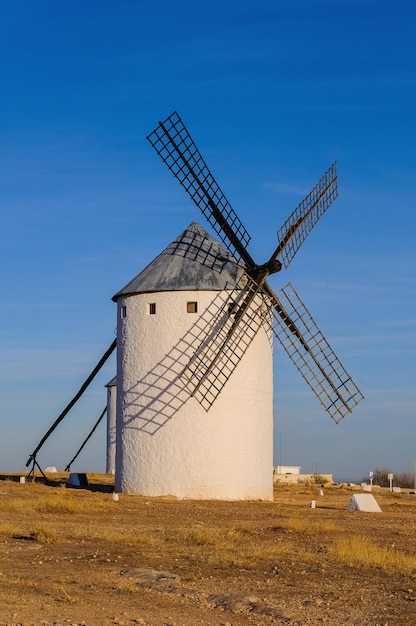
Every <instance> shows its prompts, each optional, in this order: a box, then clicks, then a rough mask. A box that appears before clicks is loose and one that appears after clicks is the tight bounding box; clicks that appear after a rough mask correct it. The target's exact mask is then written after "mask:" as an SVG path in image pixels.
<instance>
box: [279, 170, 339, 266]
mask: <svg viewBox="0 0 416 626" xmlns="http://www.w3.org/2000/svg"><path fill="white" fill-rule="evenodd" d="M337 197H338V176H337V164H336V163H333V164H332V165H331V167H330V168H329V169H328V170H327V171H326V172H325V174H324V175H323V176H322V178H321V179H320V180H319V181H318V182H317V184H316V185H315V187H314V188H313V189H312V190H311V191H310V192H309V193H308V195H307V196H306V198H304V200H302V202H301V203H300V204H298V206H297V207H296V209H295V210H294V211H293V213H292V214H291V215H290V216H289V217H288V219H287V220H286V221H285V223H284V224H283V226H282V227H281V228H280V229H279V230H278V233H277V237H278V241H279V245H278V247H277V249H276V251H275V253H274V255H272V258H273V257H276V258H279V259H281V261H282V263H283V265H284V266H285V267H286V268H287V267H289V264H290V263H291V261H292V259H293V257H294V256H295V254H296V252H297V251H298V250H299V248H300V246H301V245H302V244H303V242H304V241H305V239H306V237H307V236H308V235H309V233H310V232H311V230H312V228H313V227H314V226H315V224H316V223H317V221H318V220H319V218H320V217H321V216H322V215H323V214H324V213H325V211H327V209H329V207H330V206H331V204H332V203H333V202H334V200H336V199H337Z"/></svg>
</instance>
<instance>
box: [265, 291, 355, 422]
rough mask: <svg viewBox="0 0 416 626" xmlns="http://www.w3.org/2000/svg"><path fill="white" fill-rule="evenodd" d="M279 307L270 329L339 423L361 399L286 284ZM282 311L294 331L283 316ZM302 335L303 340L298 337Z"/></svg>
mask: <svg viewBox="0 0 416 626" xmlns="http://www.w3.org/2000/svg"><path fill="white" fill-rule="evenodd" d="M277 297H278V300H279V303H280V305H281V308H280V310H279V312H276V310H275V311H274V318H275V324H274V325H273V332H274V334H275V335H276V337H277V338H278V340H279V341H280V343H281V345H282V346H283V348H284V350H285V351H286V353H287V354H288V355H289V357H290V359H291V361H292V362H293V363H294V365H295V366H296V367H297V369H298V370H299V372H300V373H301V375H302V376H303V378H304V380H305V381H306V382H307V384H308V385H309V387H310V388H311V389H312V391H313V392H314V394H315V395H316V397H317V398H318V400H319V401H320V402H321V404H322V405H323V406H324V408H325V410H326V411H327V412H328V413H329V415H330V416H331V417H332V419H333V420H334V421H335V422H336V423H337V424H338V422H340V421H341V419H342V418H343V417H345V415H347V414H348V413H350V412H351V411H352V409H353V408H354V407H355V406H356V405H357V404H358V402H360V400H362V399H363V395H362V393H361V391H360V390H359V389H358V387H357V386H356V385H355V383H354V382H353V380H352V379H351V377H350V376H349V374H348V372H347V371H346V370H345V369H344V367H343V366H342V364H341V363H340V361H339V360H338V358H337V356H336V354H335V353H334V351H333V350H332V348H331V347H330V345H329V344H328V342H327V340H326V339H325V337H324V336H323V335H322V333H321V331H320V330H319V328H318V327H317V325H316V323H315V321H314V320H313V318H312V316H311V314H310V313H309V311H308V309H307V308H306V306H305V305H304V303H303V302H302V300H301V299H300V297H299V295H298V294H297V293H296V291H295V289H294V288H293V286H292V285H291V284H290V283H289V284H288V285H286V287H284V288H283V289H281V290H280V291H279V292H278V294H277ZM282 311H285V312H286V313H287V315H288V317H289V319H290V323H291V324H295V325H296V328H297V332H296V333H294V332H291V329H290V325H289V324H288V323H285V320H284V319H282ZM299 335H300V336H301V337H302V341H300V339H299Z"/></svg>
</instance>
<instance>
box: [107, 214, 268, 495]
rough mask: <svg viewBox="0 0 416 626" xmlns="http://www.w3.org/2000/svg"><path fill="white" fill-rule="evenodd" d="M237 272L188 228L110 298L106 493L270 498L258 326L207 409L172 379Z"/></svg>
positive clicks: (263, 336)
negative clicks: (111, 426) (113, 339)
mask: <svg viewBox="0 0 416 626" xmlns="http://www.w3.org/2000/svg"><path fill="white" fill-rule="evenodd" d="M241 274H242V270H241V267H239V266H238V264H237V262H236V261H235V259H234V258H233V257H232V256H231V255H230V254H229V253H228V252H227V251H226V250H225V249H224V248H223V247H222V246H220V245H219V244H218V243H217V242H216V241H215V240H214V239H213V238H212V237H211V236H210V235H208V233H207V232H206V231H205V230H204V229H203V228H202V227H201V226H199V225H198V224H197V223H195V222H194V223H193V224H191V225H190V226H189V227H188V229H187V230H185V231H184V233H182V235H180V236H179V237H178V238H177V239H176V240H175V241H174V242H173V243H172V244H170V246H168V248H166V250H165V251H164V252H162V253H161V254H160V255H159V256H158V257H157V258H156V259H155V260H154V261H153V262H152V263H150V265H149V266H147V267H146V268H145V269H144V270H143V271H142V272H141V273H140V274H139V275H138V276H136V278H135V279H133V280H132V281H131V282H130V283H129V284H128V285H127V286H126V287H124V288H123V289H122V290H121V291H120V292H118V293H117V294H116V295H115V296H114V298H113V299H114V300H116V301H117V305H118V306H117V309H118V323H117V451H116V486H115V488H116V491H119V492H122V493H131V494H142V495H147V496H160V495H173V496H177V497H179V498H195V499H263V500H270V499H272V497H273V450H272V447H273V410H272V407H273V389H272V378H273V372H272V347H271V340H270V336H269V333H268V331H267V329H265V328H264V327H263V326H261V327H260V329H259V330H258V332H257V334H256V336H255V338H254V340H253V341H252V342H251V344H250V345H249V347H248V349H247V351H246V353H245V354H244V356H243V357H242V359H241V361H240V362H239V364H238V365H237V367H236V369H235V370H234V372H233V373H232V374H231V376H230V378H229V380H228V381H227V383H226V384H225V386H224V387H223V389H222V391H221V393H220V394H219V396H218V398H217V399H216V401H215V402H214V403H213V405H212V406H211V407H210V408H209V410H208V411H205V410H204V408H202V406H201V405H200V404H199V402H198V401H197V400H196V399H195V398H194V397H191V396H190V394H189V391H188V390H187V388H186V386H185V384H184V381H183V378H181V373H182V371H183V369H184V368H186V366H187V364H188V362H189V358H190V357H192V356H193V355H194V353H195V350H196V349H197V348H198V346H199V344H200V342H201V337H202V336H203V333H204V328H205V323H206V320H209V315H211V313H210V307H212V303H213V302H214V301H215V299H216V298H218V296H221V294H224V295H225V297H226V296H227V294H228V293H229V291H230V290H231V289H232V288H233V287H235V285H236V284H237V282H238V280H239V278H240V277H241ZM212 332H215V325H214V326H212ZM201 333H202V334H201Z"/></svg>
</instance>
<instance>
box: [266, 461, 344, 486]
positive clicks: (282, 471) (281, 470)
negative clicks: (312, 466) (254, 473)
mask: <svg viewBox="0 0 416 626" xmlns="http://www.w3.org/2000/svg"><path fill="white" fill-rule="evenodd" d="M301 469H302V468H301V467H300V466H299V465H274V466H273V482H275V483H282V484H286V485H289V484H298V485H301V484H303V483H306V482H316V474H313V473H312V474H302V473H301ZM318 476H319V477H320V478H322V482H323V483H326V482H328V483H332V482H333V481H334V475H333V474H321V473H319V474H318ZM319 482H321V481H319Z"/></svg>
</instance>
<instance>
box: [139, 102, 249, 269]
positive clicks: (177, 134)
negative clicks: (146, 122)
mask: <svg viewBox="0 0 416 626" xmlns="http://www.w3.org/2000/svg"><path fill="white" fill-rule="evenodd" d="M147 140H148V141H149V142H150V143H151V145H152V146H153V148H154V149H155V150H156V152H157V154H158V155H159V156H160V158H161V159H162V160H163V162H164V163H166V165H167V166H168V168H169V169H170V171H171V172H172V173H173V175H174V176H175V178H177V179H178V180H179V182H180V184H181V185H182V187H183V188H184V189H185V191H186V192H187V193H188V194H189V195H190V197H191V198H192V200H193V201H194V202H195V204H196V205H197V207H198V208H199V209H200V210H201V212H202V213H203V214H204V216H205V217H206V219H207V220H208V222H209V223H210V225H211V226H212V228H213V229H214V231H215V232H216V233H217V235H218V236H219V237H220V239H221V241H222V243H223V244H224V245H225V246H226V247H227V248H228V249H229V250H230V251H231V252H233V253H235V252H236V253H237V254H238V256H239V257H241V258H242V259H244V260H245V261H246V260H247V259H248V258H250V260H251V264H252V265H254V261H253V260H252V259H251V257H250V256H249V255H248V252H247V250H246V247H247V245H248V243H249V241H250V235H249V234H248V232H247V230H246V229H245V228H244V226H243V224H242V223H241V221H240V220H239V218H238V216H237V214H236V213H235V211H234V209H233V208H232V207H231V205H230V203H229V202H228V200H227V198H226V197H225V196H224V194H223V192H222V191H221V189H220V188H219V186H218V184H217V183H216V181H215V179H214V177H213V176H212V174H211V172H210V170H209V168H208V166H207V164H206V163H205V161H204V159H203V158H202V156H201V154H200V153H199V150H198V148H197V147H196V145H195V143H194V141H193V139H192V137H191V136H190V134H189V132H188V131H187V129H186V128H185V126H184V124H183V122H182V120H181V118H180V117H179V115H178V114H177V112H176V111H174V112H173V113H172V114H171V115H170V116H169V117H168V118H167V119H166V120H165V121H164V122H159V125H158V126H157V127H156V128H155V130H154V131H153V132H152V133H150V135H149V136H148V137H147Z"/></svg>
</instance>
